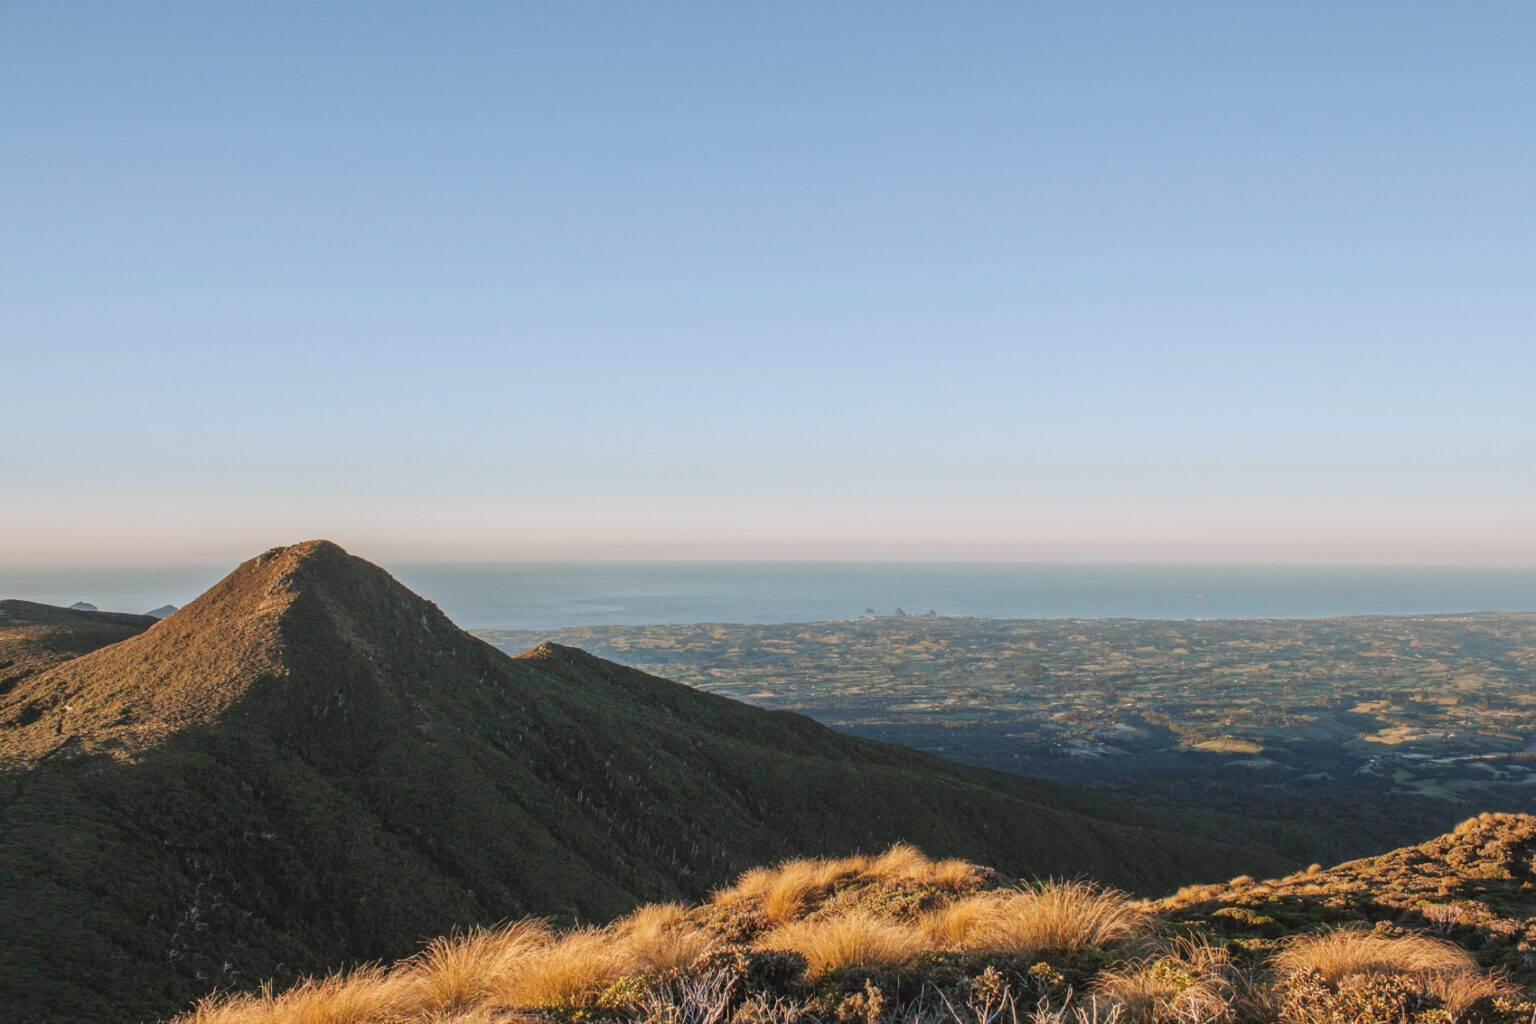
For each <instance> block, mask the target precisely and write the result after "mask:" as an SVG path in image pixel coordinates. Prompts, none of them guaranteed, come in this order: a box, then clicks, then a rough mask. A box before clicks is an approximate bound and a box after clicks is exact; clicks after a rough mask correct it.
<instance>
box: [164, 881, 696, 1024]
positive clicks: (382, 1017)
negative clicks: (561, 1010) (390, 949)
mask: <svg viewBox="0 0 1536 1024" xmlns="http://www.w3.org/2000/svg"><path fill="white" fill-rule="evenodd" d="M712 943H713V938H712V936H711V935H710V934H709V933H708V932H707V931H705V930H703V929H701V928H699V927H697V926H695V925H693V924H691V923H690V921H689V919H688V916H687V912H686V911H685V910H684V908H683V907H681V906H680V905H677V904H660V905H656V906H648V907H642V908H641V909H640V910H638V911H636V912H635V913H634V914H631V915H630V916H629V917H627V918H623V919H621V920H619V921H616V922H614V923H613V924H611V925H609V926H607V927H606V928H582V929H577V930H574V931H569V932H565V933H563V934H557V933H555V932H552V931H551V930H550V929H549V927H548V926H547V925H546V924H545V923H544V922H543V921H532V920H530V921H519V922H517V923H516V924H510V925H506V926H504V927H501V928H475V929H471V930H469V931H467V932H464V933H461V934H456V935H450V936H446V937H443V938H439V939H434V940H433V941H432V942H431V943H430V944H428V946H427V948H426V949H425V950H423V951H422V952H421V953H420V954H419V955H417V956H415V957H412V958H411V959H409V960H405V961H403V962H401V963H400V964H398V965H397V966H396V967H395V968H394V969H393V970H390V971H384V970H381V969H379V968H367V969H364V970H360V971H356V972H353V973H352V974H349V975H345V976H337V977H331V978H326V979H324V980H322V981H315V982H307V983H305V984H302V985H299V986H297V987H296V988H293V989H291V990H289V991H288V992H285V993H283V994H282V995H280V996H274V995H272V993H271V992H270V991H265V992H262V993H260V994H258V995H254V996H234V997H228V998H223V999H215V1000H208V1001H205V1002H204V1003H203V1004H202V1005H200V1006H199V1007H198V1008H197V1010H196V1011H194V1013H193V1014H192V1015H191V1016H190V1017H188V1018H185V1019H184V1024H393V1022H395V1021H412V1022H416V1021H423V1022H425V1021H433V1022H438V1021H443V1022H449V1021H453V1022H459V1021H462V1022H464V1024H472V1022H474V1021H476V1020H477V1019H480V1018H486V1019H491V1018H493V1017H496V1015H497V1013H498V1012H499V1011H505V1010H512V1009H520V1008H529V1007H578V1006H584V1005H590V1004H591V1003H592V1002H593V1001H595V1000H596V999H597V998H598V997H599V996H601V995H602V994H603V992H604V991H605V990H607V989H609V988H610V987H611V986H612V985H613V984H614V983H615V982H618V981H619V980H620V979H622V978H626V977H631V976H636V975H658V974H661V973H663V972H666V971H669V970H674V969H680V968H684V967H687V966H688V965H689V964H691V963H693V962H694V961H695V960H697V959H698V958H699V957H700V956H702V955H703V954H704V953H705V952H707V951H708V950H709V948H710V947H711V945H712ZM488 1014H489V1015H490V1017H486V1015H488ZM502 1016H504V1014H503V1015H502Z"/></svg>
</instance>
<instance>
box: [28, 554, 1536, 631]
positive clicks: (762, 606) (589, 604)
mask: <svg viewBox="0 0 1536 1024" xmlns="http://www.w3.org/2000/svg"><path fill="white" fill-rule="evenodd" d="M391 568H392V571H393V572H394V573H395V575H396V576H397V577H398V578H399V579H400V580H401V581H402V582H404V583H405V584H406V585H407V586H409V587H411V588H412V589H413V590H416V591H417V592H419V593H421V594H424V595H425V596H427V597H429V598H431V599H432V600H433V601H436V602H437V603H438V604H439V605H440V606H441V607H442V608H443V610H444V611H446V612H447V613H448V615H449V616H450V617H452V618H453V619H454V621H456V622H458V623H459V625H461V626H464V627H467V628H470V629H494V628H505V629H553V628H558V627H562V626H584V625H649V624H657V623H688V622H756V623H770V622H797V621H808V620H814V619H841V618H853V617H856V616H859V615H862V614H865V612H866V611H867V610H871V609H872V610H873V611H875V612H876V613H880V614H887V613H889V612H891V611H894V610H895V609H897V608H900V609H903V610H904V611H907V612H910V613H914V614H915V613H919V612H925V611H935V612H938V613H939V614H941V615H980V616H989V617H994V618H1120V617H1124V618H1143V619H1214V618H1292V617H1297V618H1311V617H1316V616H1324V615H1364V614H1406V613H1437V612H1464V611H1522V612H1536V569H1422V568H1411V569H1410V568H1344V567H1292V566H1173V565H1065V564H1037V563H1035V564H1025V563H997V564H970V563H952V562H950V563H911V562H862V563H835V562H796V563H784V562H731V563H721V562H716V563H698V562H667V563H661V562H649V563H647V562H605V563H598V562H583V563H555V562H525V563H494V564H480V565H396V566H393V567H391ZM222 572H223V570H214V569H210V570H207V571H196V570H158V571H146V570H134V571H128V570H111V571H99V572H91V571H87V570H68V571H48V572H35V571H32V572H21V571H16V572H12V571H7V570H5V569H3V568H0V597H20V598H25V599H28V600H33V601H43V602H46V603H48V604H66V605H67V604H72V603H73V602H75V601H88V602H90V603H92V604H94V605H96V606H98V607H100V608H102V609H104V610H109V611H130V612H144V611H148V610H149V609H151V608H156V607H159V606H160V605H163V604H174V605H183V604H186V603H187V602H188V601H189V600H191V599H192V598H193V597H195V596H197V595H198V594H199V593H201V592H202V591H203V590H205V589H206V588H207V587H208V586H209V585H211V584H212V583H213V582H215V581H216V580H217V579H218V578H219V577H220V576H221V575H222Z"/></svg>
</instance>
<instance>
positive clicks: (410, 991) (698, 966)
mask: <svg viewBox="0 0 1536 1024" xmlns="http://www.w3.org/2000/svg"><path fill="white" fill-rule="evenodd" d="M1533 831H1536V818H1529V817H1517V816H1498V817H1494V816H1490V817H1487V818H1481V819H1473V820H1472V821H1469V822H1467V823H1465V824H1464V825H1463V826H1461V827H1460V828H1459V829H1457V831H1456V832H1454V833H1452V834H1450V835H1448V836H1444V837H1441V839H1439V840H1436V841H1433V842H1432V843H1430V844H1425V846H1424V847H1423V848H1418V849H1414V850H1402V851H1397V852H1396V853H1395V854H1391V855H1388V856H1387V857H1384V858H1377V859H1375V860H1373V861H1370V862H1358V863H1356V864H1352V865H1342V866H1340V867H1339V868H1337V869H1334V871H1331V872H1330V871H1323V870H1321V869H1318V870H1313V871H1308V872H1303V873H1301V874H1299V875H1295V876H1291V877H1289V878H1286V879H1277V880H1274V881H1271V882H1266V883H1255V882H1251V881H1248V880H1243V879H1237V880H1234V882H1233V883H1231V884H1229V885H1227V886H1208V887H1200V889H1201V892H1200V893H1199V894H1198V895H1199V897H1200V898H1201V900H1203V904H1201V905H1203V907H1204V912H1203V913H1201V912H1197V911H1196V910H1195V908H1196V905H1197V904H1196V902H1195V901H1193V900H1192V899H1191V894H1189V893H1185V894H1181V895H1180V896H1178V897H1175V898H1172V899H1169V900H1164V901H1161V902H1158V903H1152V902H1148V901H1141V902H1137V901H1133V900H1131V899H1130V898H1128V897H1126V896H1125V895H1124V894H1122V893H1118V892H1115V891H1113V890H1107V889H1103V888H1100V887H1097V886H1094V885H1090V884H1085V883H1081V882H1046V883H1033V884H1023V885H1019V884H1012V883H1009V882H1008V881H1007V880H1006V879H1003V878H1000V877H999V876H998V875H996V874H995V873H993V872H990V871H988V870H986V869H984V868H978V867H975V866H973V865H970V864H968V863H966V862H964V861H959V860H943V861H934V860H930V859H929V858H927V857H925V856H923V855H922V854H921V853H919V852H918V851H916V850H915V849H913V848H911V847H907V846H897V847H893V848H891V849H890V850H888V851H886V852H885V853H883V854H881V855H878V856H861V857H845V858H839V859H832V860H815V859H796V860H791V861H786V862H784V863H781V864H780V865H778V866H776V867H774V868H757V869H754V870H752V871H750V872H748V873H746V874H745V875H743V876H742V877H741V878H740V879H739V880H738V881H737V882H736V883H735V884H734V885H731V886H729V887H726V888H723V889H721V890H719V891H717V892H716V893H714V894H713V896H712V897H711V899H710V900H708V901H707V902H704V903H702V904H700V905H698V906H694V907H684V906H681V905H679V904H662V905H651V906H647V907H644V908H641V909H640V910H638V911H636V912H634V913H633V914H631V915H629V916H627V917H625V918H623V919H621V920H619V921H616V922H614V923H612V924H610V925H608V926H606V927H603V928H585V929H575V930H568V931H563V932H560V931H554V930H551V929H550V928H549V927H548V926H547V925H545V924H544V923H543V922H539V921H522V922H518V923H516V924H512V925H509V926H506V927H503V928H499V929H493V930H473V931H470V932H468V933H464V934H459V935H453V936H447V937H443V938H439V939H436V940H434V941H432V942H431V943H430V944H429V945H428V946H427V947H426V948H425V949H424V950H423V951H422V952H421V953H420V954H419V955H417V956H415V957H412V958H410V959H408V960H405V961H402V962H400V963H398V964H396V965H394V966H393V967H392V968H390V969H387V970H380V969H369V970H365V971H360V972H355V973H352V974H346V975H337V976H332V977H330V978H327V979H324V980H321V981H317V982H310V983H306V984H303V985H300V986H298V987H296V988H295V989H293V990H292V991H290V992H287V993H282V994H278V995H275V996H274V995H271V994H264V995H260V996H256V997H236V998H226V999H214V1000H210V1001H208V1002H206V1003H204V1004H203V1005H202V1006H201V1007H199V1009H198V1010H197V1011H196V1012H194V1013H192V1014H189V1015H188V1016H187V1017H186V1018H184V1019H183V1021H181V1022H180V1024H309V1022H313V1024H320V1022H322V1021H326V1022H333V1021H339V1020H346V1021H348V1022H349V1024H426V1022H437V1024H441V1022H450V1021H451V1022H453V1024H501V1022H507V1021H514V1020H515V1021H520V1022H524V1024H533V1022H540V1021H543V1022H550V1024H556V1022H568V1021H603V1022H613V1024H679V1022H705V1021H720V1022H724V1021H732V1022H736V1024H856V1022H857V1024H995V1022H1001V1021H1007V1022H1009V1024H1013V1022H1016V1021H1026V1022H1030V1024H1366V1022H1370V1024H1527V1022H1528V1021H1529V1020H1530V1019H1532V1017H1533V1015H1536V1004H1533V1003H1532V1001H1531V989H1530V981H1531V978H1532V974H1533V972H1532V971H1531V970H1530V969H1529V967H1527V968H1526V969H1524V970H1519V969H1517V965H1514V964H1511V963H1507V962H1506V963H1500V957H1501V952H1500V949H1499V948H1497V947H1499V946H1500V943H1497V942H1492V943H1490V942H1489V941H1488V936H1486V935H1479V934H1477V933H1476V932H1475V931H1470V930H1468V931H1461V932H1454V931H1453V932H1451V933H1449V934H1447V933H1446V932H1445V930H1441V932H1440V933H1439V934H1434V933H1431V932H1430V931H1427V930H1424V929H1422V928H1415V927H1413V925H1414V924H1416V923H1421V921H1419V920H1418V919H1416V918H1415V917H1414V916H1413V914H1411V913H1407V911H1408V910H1409V909H1410V907H1413V906H1417V907H1418V908H1419V911H1420V913H1423V912H1426V911H1429V912H1431V913H1433V911H1432V910H1431V908H1434V907H1439V908H1441V909H1442V910H1455V909H1456V907H1455V904H1454V903H1453V902H1448V901H1447V895H1448V893H1446V892H1444V891H1442V892H1441V893H1440V895H1439V898H1438V901H1437V900H1436V898H1435V897H1434V896H1433V895H1432V890H1431V889H1429V888H1428V887H1426V886H1423V885H1415V880H1417V881H1418V882H1425V881H1427V880H1429V879H1430V878H1434V879H1437V880H1438V881H1440V882H1446V881H1449V880H1453V879H1459V880H1461V881H1463V882H1464V883H1466V884H1469V885H1470V884H1475V882H1474V880H1477V879H1481V880H1484V881H1487V882H1491V883H1494V884H1495V886H1496V887H1497V883H1499V882H1500V881H1505V882H1512V881H1515V880H1516V878H1515V875H1511V874H1510V868H1511V865H1510V864H1509V863H1508V862H1507V859H1506V856H1505V854H1506V853H1508V852H1509V851H1511V850H1514V849H1522V848H1524V847H1525V845H1526V844H1527V843H1528V842H1529V841H1530V836H1531V834H1532V833H1533ZM1411 864H1412V865H1418V868H1419V870H1417V871H1414V870H1412V869H1410V868H1409V867H1408V865H1411ZM1392 865H1396V868H1395V869H1394V868H1393V867H1391V866H1392ZM1520 870H1521V868H1519V867H1518V866H1517V867H1516V868H1515V872H1516V874H1518V873H1519V871H1520ZM1362 876H1364V877H1369V878H1371V879H1373V880H1374V883H1375V888H1376V892H1377V896H1378V901H1379V905H1380V906H1381V907H1386V906H1388V905H1390V904H1392V903H1394V902H1395V903H1397V904H1398V905H1399V907H1400V909H1401V910H1402V911H1404V913H1402V914H1400V915H1399V916H1397V917H1396V918H1391V917H1382V918H1375V919H1373V918H1372V917H1371V916H1369V915H1362V914H1360V913H1359V911H1360V910H1361V909H1363V908H1362V907H1359V906H1356V907H1354V908H1353V909H1354V911H1355V912H1353V913H1351V912H1350V910H1349V909H1348V908H1346V906H1344V905H1342V904H1340V903H1339V902H1338V901H1337V899H1336V896H1337V894H1338V893H1339V892H1341V891H1348V890H1350V889H1351V887H1352V885H1353V882H1354V881H1355V880H1356V879H1358V878H1360V877H1362ZM1260 889H1262V890H1266V891H1268V892H1269V893H1270V894H1271V895H1273V894H1274V893H1276V892H1279V891H1284V892H1286V893H1287V894H1288V895H1289V896H1290V897H1292V898H1293V901H1294V905H1295V906H1294V908H1293V909H1297V910H1299V909H1300V908H1302V907H1310V909H1311V910H1312V911H1313V913H1314V916H1313V918H1312V919H1310V920H1306V921H1303V920H1301V919H1296V920H1293V921H1292V922H1291V924H1290V925H1289V926H1283V927H1276V922H1274V921H1272V920H1271V921H1270V922H1269V924H1268V925H1267V926H1266V925H1263V924H1262V923H1261V922H1260V921H1259V920H1258V917H1259V915H1256V914H1251V913H1250V914H1248V915H1247V916H1246V917H1245V916H1243V915H1242V914H1234V913H1231V912H1230V911H1231V910H1232V908H1233V906H1234V905H1235V904H1231V903H1224V902H1223V899H1224V898H1225V897H1230V896H1231V895H1232V894H1234V893H1238V892H1246V891H1252V890H1260ZM1516 891H1519V890H1517V889H1513V888H1510V889H1508V890H1507V892H1508V893H1513V892H1516ZM1426 895H1428V898H1427V899H1426V898H1425V897H1426ZM1495 907H1496V908H1497V909H1499V910H1504V911H1509V912H1512V913H1515V914H1516V915H1517V917H1516V918H1513V919H1508V923H1510V924H1514V923H1516V922H1517V921H1518V920H1519V918H1521V917H1528V916H1529V914H1530V912H1531V911H1532V910H1536V897H1533V896H1532V895H1531V893H1530V892H1529V891H1526V892H1525V894H1524V896H1523V899H1511V898H1506V899H1504V900H1500V901H1497V902H1496V904H1495V905H1494V906H1491V907H1490V908H1489V910H1490V912H1492V911H1493V910H1494V909H1495ZM1218 908H1220V909H1218ZM1224 911H1225V912H1224ZM1457 913H1461V911H1457ZM1442 917H1443V915H1442ZM1506 951H1507V949H1506ZM1495 964H1497V965H1498V966H1500V967H1502V968H1503V970H1502V971H1492V970H1489V968H1490V967H1491V966H1494V965H1495Z"/></svg>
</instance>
